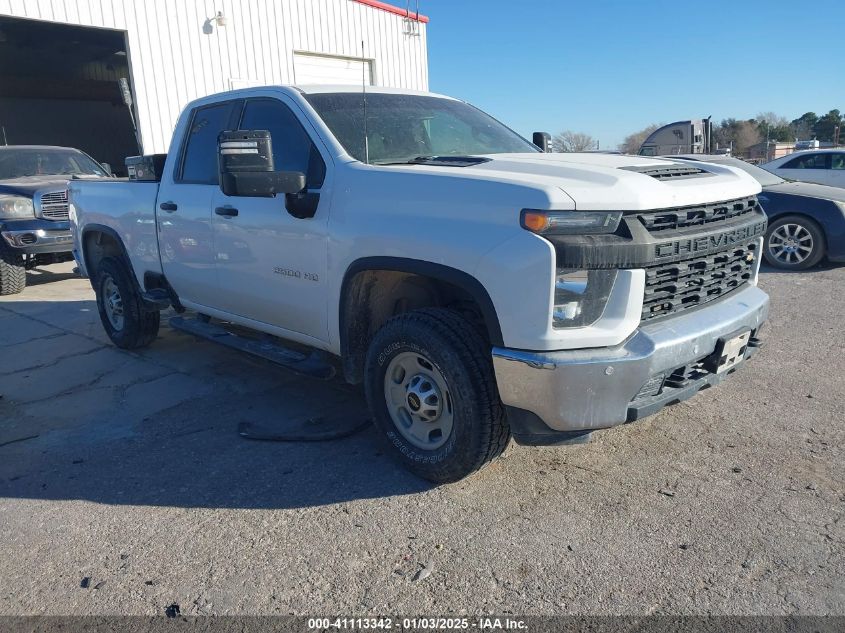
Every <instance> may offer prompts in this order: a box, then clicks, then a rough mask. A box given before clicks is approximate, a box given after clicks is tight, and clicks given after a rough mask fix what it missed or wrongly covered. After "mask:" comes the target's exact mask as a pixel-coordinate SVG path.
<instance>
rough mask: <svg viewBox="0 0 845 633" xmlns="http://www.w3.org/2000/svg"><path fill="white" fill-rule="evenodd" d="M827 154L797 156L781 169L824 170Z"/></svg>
mask: <svg viewBox="0 0 845 633" xmlns="http://www.w3.org/2000/svg"><path fill="white" fill-rule="evenodd" d="M827 156H828V154H806V155H804V156H798V157H797V158H793V159H792V160H791V161H789V162H788V163H786V164H785V165H784V166H783V169H824V168H825V160H826V159H827Z"/></svg>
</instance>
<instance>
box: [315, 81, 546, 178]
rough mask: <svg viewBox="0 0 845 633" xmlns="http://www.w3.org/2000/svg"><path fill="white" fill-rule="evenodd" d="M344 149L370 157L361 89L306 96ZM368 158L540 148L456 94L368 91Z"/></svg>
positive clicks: (388, 159) (375, 160) (387, 160)
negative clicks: (435, 94) (365, 146)
mask: <svg viewBox="0 0 845 633" xmlns="http://www.w3.org/2000/svg"><path fill="white" fill-rule="evenodd" d="M305 98H306V99H307V100H308V102H309V103H310V104H311V105H312V106H313V108H314V109H315V110H316V111H317V113H318V114H319V115H320V117H321V118H322V119H323V121H324V122H325V124H326V125H327V126H328V128H329V129H330V130H331V131H332V134H334V135H335V137H336V138H337V140H338V141H339V142H340V144H341V145H343V147H344V149H345V150H346V151H347V152H348V153H349V154H350V155H352V156H353V157H354V158H356V159H358V160H360V161H362V162H366V156H365V151H364V99H363V94H361V93H352V92H340V93H323V94H312V95H305ZM366 130H367V132H366V134H367V145H368V146H369V147H368V149H369V159H370V163H374V164H386V163H403V162H408V161H411V160H413V159H415V158H419V157H423V156H471V155H476V154H504V153H510V152H537V151H539V150H538V149H537V148H536V147H535V146H534V145H533V144H531V143H529V142H528V141H526V140H525V139H524V138H522V137H521V136H519V135H518V134H517V133H516V132H514V131H513V130H511V129H509V128H507V127H505V126H504V125H502V124H501V123H499V122H498V121H496V120H495V119H494V118H492V117H491V116H489V115H487V114H485V113H483V112H482V111H481V110H478V109H476V108H474V107H472V106H471V105H468V104H466V103H463V102H462V101H455V100H453V99H444V98H442V97H428V96H420V95H401V94H382V93H370V94H368V95H367V125H366Z"/></svg>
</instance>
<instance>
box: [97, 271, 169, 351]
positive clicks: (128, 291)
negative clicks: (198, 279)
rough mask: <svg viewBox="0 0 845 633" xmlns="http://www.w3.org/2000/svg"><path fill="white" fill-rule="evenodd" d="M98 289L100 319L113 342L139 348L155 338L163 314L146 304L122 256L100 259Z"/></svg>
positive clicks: (127, 347) (121, 345)
mask: <svg viewBox="0 0 845 633" xmlns="http://www.w3.org/2000/svg"><path fill="white" fill-rule="evenodd" d="M95 291H96V294H97V310H98V311H99V313H100V321H102V323H103V328H105V330H106V334H108V336H109V338H110V339H111V341H112V343H114V344H115V345H117V346H118V347H120V348H122V349H138V348H140V347H146V346H148V345H149V344H150V343H152V342H153V341H154V340H155V338H156V337H157V336H158V328H159V324H160V321H161V315H160V313H159V311H158V310H151V309H149V308H147V306H146V304H145V303H144V300H143V299H142V298H141V295H140V292H139V291H138V287H137V285H136V283H135V280H134V279H133V278H132V272H131V271H130V270H129V267H128V266H127V265H126V263H125V262H124V261H123V260H122V259H119V258H117V257H106V258H104V259H102V260H101V261H100V263H99V264H98V265H97V275H96V284H95Z"/></svg>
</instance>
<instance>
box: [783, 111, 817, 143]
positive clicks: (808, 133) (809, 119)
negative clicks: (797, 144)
mask: <svg viewBox="0 0 845 633" xmlns="http://www.w3.org/2000/svg"><path fill="white" fill-rule="evenodd" d="M818 122H819V117H818V115H817V114H816V113H815V112H805V113H804V114H802V115H801V116H800V117H798V118H797V119H793V120H792V122H791V123H790V124H789V126H790V127H791V128H792V134H793V136H795V138H796V139H798V140H799V141H807V140H810V139H811V138H812V137H813V135H814V134H815V128H816V123H818Z"/></svg>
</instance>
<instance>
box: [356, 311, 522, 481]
mask: <svg viewBox="0 0 845 633" xmlns="http://www.w3.org/2000/svg"><path fill="white" fill-rule="evenodd" d="M365 383H366V385H365V386H366V393H367V402H368V403H369V406H370V410H371V411H372V413H373V416H374V418H375V422H376V425H377V426H378V427H379V429H380V430H381V431H382V433H384V435H385V437H386V438H387V441H388V443H389V444H390V446H391V447H392V449H393V452H394V453H395V455H396V456H397V457H398V459H399V460H400V461H401V462H402V463H403V464H404V466H405V467H406V468H408V469H409V470H411V471H412V472H414V473H415V474H417V475H419V476H420V477H422V478H424V479H427V480H429V481H432V482H435V483H449V482H454V481H458V480H459V479H462V478H464V477H466V476H467V475H469V474H471V473H473V472H475V471H477V470H480V469H481V468H483V467H484V466H486V465H487V464H488V463H489V462H490V461H492V460H493V459H495V458H496V457H498V456H499V455H501V453H502V452H503V451H504V450H505V448H506V447H507V445H508V442H509V441H510V429H509V427H508V424H507V419H506V416H505V411H504V406H503V405H502V403H501V401H500V399H499V392H498V389H497V388H496V380H495V376H494V373H493V363H492V359H491V356H490V347H489V345H488V344H486V343H485V341H484V340H483V339H482V337H481V335H480V334H479V333H478V330H477V329H475V328H474V327H473V326H472V325H471V324H470V323H469V322H468V321H466V320H465V319H464V318H463V317H461V316H460V315H459V314H457V313H455V312H453V311H451V310H446V309H440V308H427V309H423V310H415V311H412V312H408V313H405V314H401V315H398V316H396V317H394V318H392V319H391V320H390V321H388V322H387V323H386V324H385V325H384V327H382V328H381V330H379V331H378V333H377V334H376V336H375V337H374V339H373V341H372V344H371V345H370V348H369V351H368V354H367V361H366V375H365Z"/></svg>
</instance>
